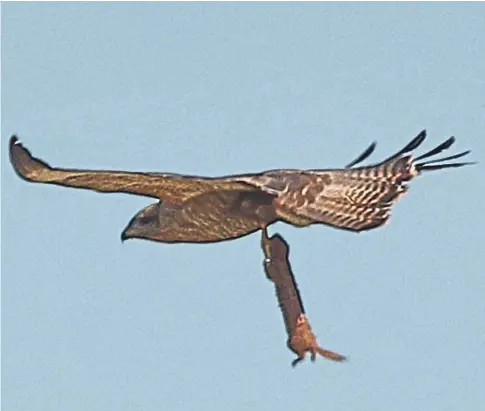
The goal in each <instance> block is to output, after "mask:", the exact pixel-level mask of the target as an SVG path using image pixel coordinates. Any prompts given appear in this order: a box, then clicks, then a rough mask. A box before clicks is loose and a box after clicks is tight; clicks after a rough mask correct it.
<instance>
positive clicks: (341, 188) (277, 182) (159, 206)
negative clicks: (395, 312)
mask: <svg viewBox="0 0 485 411" xmlns="http://www.w3.org/2000/svg"><path fill="white" fill-rule="evenodd" d="M425 136H426V134H425V132H424V131H423V132H422V133H420V134H419V135H418V136H417V137H416V138H415V139H413V140H412V141H411V142H410V143H409V144H408V145H407V146H406V147H404V148H403V149H402V150H401V151H399V152H398V153H397V154H395V155H393V156H391V157H390V158H388V159H386V160H385V161H383V162H381V163H378V164H374V165H370V166H365V167H354V166H355V165H357V164H358V163H360V162H361V161H363V160H364V159H365V158H367V157H368V156H369V155H370V154H371V153H372V152H373V150H374V148H375V144H373V145H371V146H370V147H369V148H368V149H367V150H366V151H365V152H364V153H362V154H361V155H360V156H359V157H358V158H357V159H356V160H354V161H353V162H352V163H350V164H349V165H348V166H347V167H346V168H343V169H321V170H316V169H310V170H291V169H283V170H269V171H265V172H262V173H255V174H242V175H232V176H225V177H219V178H211V177H199V176H186V175H180V174H170V173H137V172H125V171H95V170H79V169H61V168H54V167H51V166H50V165H48V164H47V163H45V162H44V161H42V160H40V159H37V158H35V157H33V156H32V155H31V154H30V152H29V151H28V150H27V149H26V148H24V147H23V146H22V144H20V143H19V142H18V140H17V138H16V137H15V136H13V137H12V138H11V140H10V159H11V162H12V164H13V166H14V168H15V170H16V172H17V174H18V175H19V176H20V177H22V178H23V179H25V180H28V181H32V182H39V183H47V184H56V185H61V186H68V187H75V188H82V189H90V190H95V191H99V192H123V193H129V194H136V195H142V196H147V197H152V198H157V199H158V200H159V202H157V203H155V204H152V205H149V206H148V207H146V208H145V209H143V210H141V211H140V212H139V213H137V214H136V215H135V216H134V217H133V218H132V220H131V221H130V223H129V224H128V226H127V227H126V228H125V230H124V231H123V234H122V238H123V239H126V238H144V239H149V240H154V241H160V242H168V243H171V242H217V241H224V240H230V239H234V238H238V237H241V236H244V235H247V234H250V233H253V232H255V231H257V230H259V229H263V228H266V227H267V226H268V225H270V224H272V223H274V222H276V221H284V222H287V223H289V224H292V225H294V226H299V227H304V226H308V225H310V224H326V225H330V226H333V227H336V228H340V229H346V230H351V231H362V230H369V229H373V228H376V227H379V226H381V225H382V224H384V223H385V222H386V221H387V220H388V219H389V216H390V209H391V207H392V205H393V204H394V203H395V202H396V201H397V200H398V198H399V197H400V196H402V195H403V194H404V193H405V192H406V190H407V186H406V183H407V182H409V181H410V180H411V179H412V178H414V177H415V176H417V175H418V174H420V173H421V172H422V171H426V170H435V169H441V168H448V167H459V166H463V165H465V164H469V163H446V161H449V160H453V159H457V158H459V157H462V156H464V155H466V154H468V153H469V152H468V151H466V152H463V153H459V154H456V155H453V156H449V157H446V158H444V159H438V160H431V161H424V162H423V161H422V160H424V159H425V158H428V157H430V156H433V155H435V154H438V153H440V152H441V151H443V150H445V149H447V148H449V147H450V146H451V145H452V144H453V143H454V141H455V140H454V138H453V137H451V138H449V139H448V140H446V141H445V142H443V143H442V144H440V145H439V146H438V147H436V148H435V149H433V150H431V151H429V152H428V153H426V154H424V155H422V156H420V157H417V158H413V157H412V156H411V154H409V152H411V151H412V150H414V149H415V148H417V147H418V146H419V145H420V144H421V143H422V142H423V141H424V139H425Z"/></svg>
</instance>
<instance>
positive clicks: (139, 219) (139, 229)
mask: <svg viewBox="0 0 485 411" xmlns="http://www.w3.org/2000/svg"><path fill="white" fill-rule="evenodd" d="M159 231H160V203H155V204H150V205H149V206H148V207H145V208H143V209H142V210H140V211H139V212H138V213H136V214H135V216H134V217H133V218H132V219H131V220H130V222H129V223H128V225H127V226H126V227H125V229H124V230H123V232H122V233H121V241H125V240H128V239H130V238H145V239H148V240H151V239H153V238H154V236H155V234H156V233H158V232H159Z"/></svg>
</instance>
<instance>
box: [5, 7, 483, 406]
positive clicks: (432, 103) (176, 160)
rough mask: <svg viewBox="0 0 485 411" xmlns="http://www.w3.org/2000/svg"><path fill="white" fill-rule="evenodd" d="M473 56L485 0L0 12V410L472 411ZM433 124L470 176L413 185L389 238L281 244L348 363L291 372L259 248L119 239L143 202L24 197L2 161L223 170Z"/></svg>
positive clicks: (268, 164)
mask: <svg viewBox="0 0 485 411" xmlns="http://www.w3.org/2000/svg"><path fill="white" fill-rule="evenodd" d="M484 56H485V6H484V5H483V3H476V4H355V3H346V4H333V3H332V4H330V3H329V4H323V3H320V4H315V3H313V4H288V3H285V4H282V3H280V4H162V3H150V4H148V3H146V4H134V3H124V4H113V3H111V4H101V3H99V4H76V3H70V4H52V3H45V4H20V3H17V4H12V3H10V4H5V3H4V4H2V123H1V130H2V141H1V142H2V144H1V148H2V151H1V158H2V240H3V241H2V333H3V338H2V377H3V378H2V394H3V395H2V410H5V411H20V410H29V411H35V410H70V411H85V410H91V411H98V410H99V411H101V410H107V409H113V410H117V409H118V410H160V409H170V410H174V411H175V410H227V409H231V410H246V409H253V410H281V409H290V408H291V409H302V410H322V409H331V410H356V409H359V410H369V411H380V410H389V409H392V410H394V411H400V410H403V411H404V410H410V409H417V410H457V409H479V408H480V406H481V407H483V406H484V405H485V392H484V390H483V381H485V360H484V359H483V352H484V349H485V327H484V319H485V303H484V301H485V275H484V274H485V257H484V247H483V242H484V240H483V233H484V232H485V220H484V218H483V207H484V205H485V194H484V190H483V165H482V163H483V161H482V160H483V158H482V156H483V153H485V136H484V130H485V77H484V74H483V73H485V57H484ZM424 128H426V129H427V130H428V140H427V141H426V142H425V145H424V147H423V149H422V150H423V151H424V150H426V149H430V148H433V147H434V146H435V145H437V144H438V143H440V142H441V141H443V140H444V139H445V138H447V137H449V136H450V135H455V136H456V137H457V143H456V149H455V150H456V151H458V150H465V149H472V150H473V153H472V156H471V159H474V160H477V161H481V162H482V163H480V164H478V165H476V166H473V167H468V168H463V169H457V170H450V171H442V172H436V173H430V174H428V175H426V176H422V177H420V178H419V179H417V180H416V181H413V184H412V187H411V190H410V193H409V195H408V196H407V197H406V198H405V199H403V200H402V201H400V202H399V204H397V205H396V207H395V208H394V213H393V217H392V219H391V221H390V223H389V224H388V225H386V226H385V227H383V228H381V229H379V230H374V231H371V232H367V233H362V234H359V235H356V234H352V233H348V232H341V231H338V230H334V229H331V228H328V227H324V226H314V227H311V228H306V229H296V228H293V227H289V226H284V225H280V224H279V225H276V226H274V227H273V228H272V229H271V232H280V233H282V234H283V235H284V236H285V238H286V239H287V240H288V241H289V242H290V244H291V246H292V248H291V259H292V264H293V268H294V271H295V273H296V276H297V281H298V283H299V286H300V291H301V293H302V296H303V299H304V302H305V307H306V310H307V313H308V316H309V318H310V320H311V323H312V326H313V329H314V331H315V333H316V334H317V336H318V337H319V341H320V342H321V343H322V344H323V345H324V346H325V347H327V348H329V349H333V350H335V351H338V352H340V353H342V354H346V355H348V356H349V358H350V361H348V362H347V363H344V364H336V363H331V362H329V361H325V360H324V359H321V358H319V359H318V361H317V362H316V363H315V364H311V363H310V362H309V361H307V362H305V363H303V364H301V365H300V366H299V367H298V368H296V369H292V368H291V367H290V362H291V360H292V359H293V358H294V356H293V354H292V353H291V352H290V351H288V349H287V348H286V345H285V344H286V335H285V331H284V326H283V321H282V318H281V314H280V312H279V309H278V307H277V303H276V298H275V296H274V289H273V286H272V284H271V283H270V282H268V281H267V279H266V278H265V275H264V273H263V270H262V255H261V251H260V248H259V236H258V235H252V236H249V237H246V238H243V239H239V240H237V241H233V242H227V243H222V244H215V245H164V244H155V243H150V242H144V241H128V242H126V243H125V244H122V243H121V242H120V233H121V230H122V229H123V227H124V226H125V225H126V223H127V222H128V221H129V219H130V218H131V217H132V215H133V214H135V213H136V212H137V211H138V210H139V209H140V208H142V207H144V206H146V205H147V204H149V203H150V202H151V200H150V199H147V198H142V197H135V196H128V195H122V194H105V195H102V194H99V193H94V192H86V191H82V190H73V189H65V188H61V187H54V186H46V185H34V184H27V183H25V182H23V181H21V180H20V179H19V178H18V177H17V176H16V175H15V174H14V172H13V171H12V169H11V167H10V164H9V162H8V153H7V150H6V148H7V144H8V138H9V137H10V135H11V134H12V133H17V134H18V135H19V137H20V138H21V140H22V141H23V142H24V143H25V144H26V146H27V147H28V148H30V149H31V150H32V152H33V153H34V154H35V155H37V156H40V157H41V158H43V159H45V160H47V161H48V162H50V163H51V164H53V165H56V166H65V167H78V168H83V167H86V168H108V169H126V170H147V171H168V172H179V173H187V174H199V175H209V176H216V175H223V174H232V173H242V172H251V171H260V170H264V169H271V168H324V167H339V166H343V165H345V164H346V163H348V162H349V161H350V160H351V159H353V158H354V157H355V156H356V155H357V154H358V153H360V152H361V151H362V150H363V149H364V148H365V147H367V145H368V144H369V143H370V142H371V141H373V140H377V141H378V147H377V152H376V153H375V155H374V156H373V159H374V160H379V159H382V158H384V157H386V156H388V155H389V154H391V153H393V152H394V151H396V150H397V149H399V148H401V147H402V146H403V145H404V144H406V143H407V142H408V141H409V140H410V139H411V138H412V137H414V136H415V135H416V134H417V133H418V132H420V131H421V130H422V129H424ZM423 151H421V152H423Z"/></svg>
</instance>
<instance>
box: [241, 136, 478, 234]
mask: <svg viewBox="0 0 485 411" xmlns="http://www.w3.org/2000/svg"><path fill="white" fill-rule="evenodd" d="M425 137H426V133H425V132H424V131H423V132H421V133H420V134H419V135H418V136H417V137H416V138H414V139H413V140H412V141H411V142H410V143H409V144H408V145H406V147H404V148H403V149H402V150H400V151H399V152H398V153H396V154H394V155H393V156H391V157H389V158H388V159H386V160H384V161H383V162H381V163H379V164H374V165H370V166H366V167H358V168H351V167H353V166H355V165H356V164H358V163H360V162H361V161H362V160H364V159H365V158H367V157H368V156H369V155H370V154H371V153H372V152H373V151H374V148H375V144H372V145H371V146H370V147H369V148H368V149H367V150H366V151H365V152H364V153H362V154H361V155H360V156H359V157H358V158H357V159H356V160H354V161H353V162H351V163H350V164H349V166H348V168H346V169H335V170H302V171H298V170H287V171H284V172H283V171H271V172H268V173H264V174H263V175H262V176H259V175H258V176H253V177H249V178H248V180H252V183H253V184H255V185H257V186H259V187H261V189H262V190H263V191H266V192H268V193H272V194H274V195H276V196H277V197H278V198H277V199H276V200H275V207H276V209H277V212H278V215H279V216H280V217H281V218H282V219H283V220H285V221H287V222H289V223H291V224H294V225H298V226H305V225H308V224H314V223H323V224H328V225H331V226H334V227H337V228H341V229H346V230H352V231H362V230H369V229H372V228H376V227H378V226H381V225H382V224H384V223H385V222H386V221H387V220H388V219H389V217H390V212H391V207H392V206H393V204H394V203H395V202H396V201H397V200H398V199H399V198H400V197H401V196H402V195H403V194H405V193H406V191H407V188H408V187H407V185H406V182H408V181H410V180H411V179H412V178H414V177H415V176H417V175H419V174H420V173H421V172H423V171H428V170H438V169H442V168H449V167H461V166H464V165H467V164H472V163H446V161H449V160H455V159H457V158H460V157H463V156H465V155H467V154H468V153H469V151H465V152H462V153H459V154H455V155H452V156H449V157H445V158H440V159H436V160H431V161H422V160H424V159H426V158H428V157H431V156H433V155H436V154H438V153H440V152H441V151H443V150H445V149H448V148H449V147H450V146H451V145H452V144H453V143H454V142H455V139H454V138H453V137H451V138H449V139H448V140H446V141H444V142H443V143H442V144H440V145H439V146H438V147H436V148H434V149H433V150H431V151H429V152H427V153H425V154H423V155H421V156H419V157H416V158H413V157H412V156H411V155H410V154H408V153H409V152H410V151H412V150H414V149H416V148H417V147H418V146H419V145H420V144H421V143H422V142H423V141H424V139H425ZM248 180H246V181H248Z"/></svg>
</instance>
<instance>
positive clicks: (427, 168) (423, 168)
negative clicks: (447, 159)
mask: <svg viewBox="0 0 485 411" xmlns="http://www.w3.org/2000/svg"><path fill="white" fill-rule="evenodd" d="M473 164H476V162H467V163H451V164H436V165H431V166H428V165H426V164H425V165H420V164H417V165H416V169H417V170H419V171H431V170H441V169H443V168H456V167H463V166H469V165H473Z"/></svg>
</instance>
